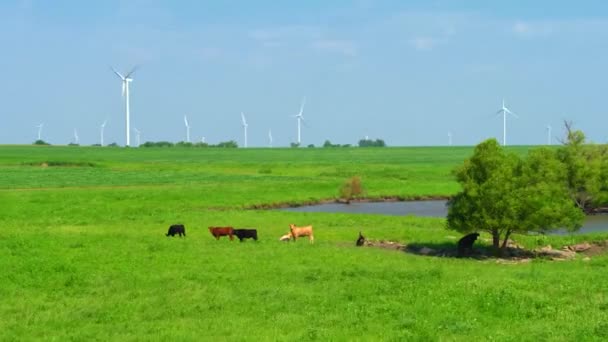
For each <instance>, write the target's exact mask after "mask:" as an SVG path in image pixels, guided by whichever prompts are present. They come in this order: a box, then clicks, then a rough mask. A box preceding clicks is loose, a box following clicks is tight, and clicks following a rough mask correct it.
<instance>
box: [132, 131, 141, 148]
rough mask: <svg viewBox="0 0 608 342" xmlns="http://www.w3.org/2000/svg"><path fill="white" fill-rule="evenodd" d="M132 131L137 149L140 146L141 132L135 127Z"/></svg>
mask: <svg viewBox="0 0 608 342" xmlns="http://www.w3.org/2000/svg"><path fill="white" fill-rule="evenodd" d="M133 130H134V131H135V134H136V135H135V137H136V138H137V147H139V145H141V141H140V138H141V131H140V130H138V129H137V128H135V127H133Z"/></svg>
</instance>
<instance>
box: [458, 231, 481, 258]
mask: <svg viewBox="0 0 608 342" xmlns="http://www.w3.org/2000/svg"><path fill="white" fill-rule="evenodd" d="M478 236H479V233H471V234H468V235H465V236H463V237H462V238H461V239H460V240H458V256H465V255H468V254H471V253H473V243H474V242H475V240H477V237H478Z"/></svg>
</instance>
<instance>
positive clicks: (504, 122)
mask: <svg viewBox="0 0 608 342" xmlns="http://www.w3.org/2000/svg"><path fill="white" fill-rule="evenodd" d="M496 114H502V146H507V114H511V115H513V116H514V117H516V118H517V117H518V116H517V115H516V114H515V113H513V112H512V111H510V110H509V108H507V107H506V106H505V99H502V108H500V109H499V110H498V112H496Z"/></svg>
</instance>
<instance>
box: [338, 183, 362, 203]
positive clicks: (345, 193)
mask: <svg viewBox="0 0 608 342" xmlns="http://www.w3.org/2000/svg"><path fill="white" fill-rule="evenodd" d="M363 194H364V190H363V186H362V184H361V177H359V176H353V177H351V178H350V179H348V180H347V181H346V182H345V183H344V185H342V188H340V198H342V199H344V200H345V201H346V203H350V201H351V200H352V199H354V198H357V197H360V196H362V195H363Z"/></svg>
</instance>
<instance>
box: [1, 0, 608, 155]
mask: <svg viewBox="0 0 608 342" xmlns="http://www.w3.org/2000/svg"><path fill="white" fill-rule="evenodd" d="M607 14H608V3H607V2H605V1H593V0H589V1H582V2H574V1H544V0H538V1H523V0H522V1H517V0H515V1H501V2H498V1H475V0H469V1H464V0H463V1H389V0H387V1H380V0H350V1H347V0H336V1H316V0H311V1H298V2H296V1H283V2H279V1H268V0H263V1H262V0H260V1H236V0H233V1H230V0H225V1H220V0H218V1H185V0H184V1H155V0H132V1H127V0H122V1H121V0H105V1H75V0H74V1H66V0H55V1H37V0H21V1H18V0H14V1H12V0H4V1H2V2H0V46H2V50H1V51H2V53H0V65H2V67H3V77H2V80H1V81H0V100H1V101H0V102H1V107H0V116H1V117H2V122H1V123H0V143H1V144H15V143H31V142H32V141H34V140H35V139H36V135H37V128H36V127H35V126H36V125H37V124H38V123H41V122H43V123H44V129H43V132H42V135H43V139H44V140H46V141H49V142H51V143H53V144H67V143H69V142H71V141H72V140H73V130H74V128H76V129H77V131H78V135H79V137H80V143H81V144H86V145H89V144H94V143H98V142H99V130H100V125H101V123H102V122H103V121H104V120H106V119H107V120H108V124H107V126H106V131H105V132H106V133H105V141H106V143H108V142H117V143H118V144H120V145H123V144H124V143H125V123H124V105H123V98H122V97H121V84H120V81H119V80H118V79H117V78H116V76H115V75H114V74H113V73H112V72H111V70H110V68H109V66H110V65H112V66H115V67H116V68H118V69H119V70H121V71H124V70H127V69H130V68H131V67H133V66H134V65H138V66H139V68H138V70H137V71H136V72H135V74H134V81H133V83H132V84H131V126H132V127H135V128H138V129H139V130H140V131H141V132H142V137H141V139H142V142H143V141H160V140H168V141H180V140H185V128H184V123H183V117H184V115H187V116H188V120H189V121H190V125H191V127H192V128H191V137H192V140H200V139H201V137H203V136H204V137H205V138H206V141H207V142H210V143H217V142H219V141H226V140H236V141H237V142H238V143H239V145H242V144H243V132H242V127H241V122H240V120H241V119H240V112H241V111H243V112H244V113H245V115H246V117H247V121H248V124H249V128H248V135H249V146H266V145H268V130H269V129H272V135H273V138H274V145H275V146H287V145H289V143H290V142H293V141H295V140H296V135H297V126H296V120H295V118H293V116H294V115H295V114H297V112H298V110H299V106H300V101H301V99H302V97H303V96H306V98H307V104H306V108H305V110H304V118H305V120H306V121H307V125H306V126H303V127H302V143H303V144H305V145H307V144H315V145H317V146H318V145H321V144H322V143H323V142H324V141H325V140H326V139H329V140H331V141H332V142H333V143H341V144H346V143H351V144H356V143H357V141H358V140H359V139H361V138H362V137H364V136H369V137H370V138H373V139H375V138H381V139H384V140H385V141H386V142H387V144H388V145H391V146H406V145H407V146H409V145H416V146H420V145H445V144H447V142H448V138H447V134H448V132H451V133H452V136H453V142H454V144H458V145H474V144H476V143H478V142H480V141H482V140H484V139H486V138H489V137H497V138H498V139H499V140H502V119H501V118H500V117H497V116H496V111H497V110H498V109H500V105H501V101H502V99H503V97H504V98H505V100H506V103H507V106H508V107H509V108H510V109H511V110H512V111H514V112H515V113H516V114H518V116H519V117H518V118H516V119H514V118H508V122H507V142H508V143H509V144H517V145H521V144H544V143H546V141H547V132H546V126H547V125H551V126H552V127H553V134H552V135H553V136H554V137H560V136H561V135H562V126H563V125H562V122H563V120H564V119H566V120H571V121H573V122H574V124H575V127H576V128H579V129H582V130H583V131H584V132H585V133H586V135H587V136H588V138H589V139H590V140H592V141H594V142H600V143H605V142H607V141H608V130H606V127H608V108H607V106H606V105H605V103H606V101H605V99H606V97H607V96H606V94H607V93H608V87H607V86H606V84H607V80H608V68H607V63H608V59H607V58H606V57H607V56H608V16H607ZM131 139H132V141H133V142H134V141H135V135H134V134H133V133H132V136H131Z"/></svg>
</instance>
